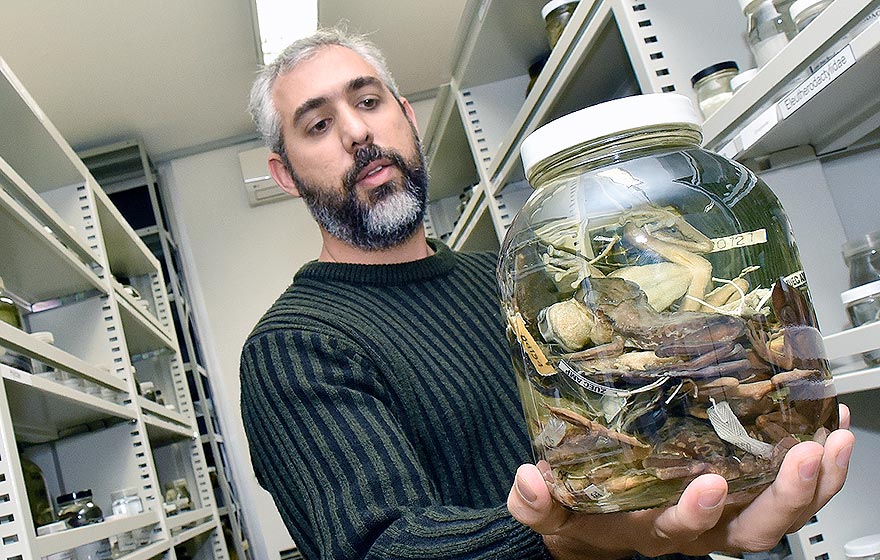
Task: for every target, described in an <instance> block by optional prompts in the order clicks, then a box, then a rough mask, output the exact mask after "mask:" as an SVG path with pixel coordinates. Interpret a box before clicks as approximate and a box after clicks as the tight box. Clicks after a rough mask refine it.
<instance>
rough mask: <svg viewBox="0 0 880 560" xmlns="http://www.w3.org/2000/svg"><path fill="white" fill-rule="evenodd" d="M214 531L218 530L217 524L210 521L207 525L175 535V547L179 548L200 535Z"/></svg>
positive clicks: (203, 524)
mask: <svg viewBox="0 0 880 560" xmlns="http://www.w3.org/2000/svg"><path fill="white" fill-rule="evenodd" d="M214 529H217V524H216V523H214V522H213V521H210V522H207V523H202V524H201V525H199V526H197V527H193V528H192V529H186V530H184V531H181V532H180V533H179V534H177V535H174V538H173V539H172V542H173V543H174V546H179V545H181V544H183V543H185V542H187V541H189V540H191V539H194V538H196V537H198V536H199V535H201V534H203V533H207V532H208V531H213V530H214Z"/></svg>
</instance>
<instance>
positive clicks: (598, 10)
mask: <svg viewBox="0 0 880 560" xmlns="http://www.w3.org/2000/svg"><path fill="white" fill-rule="evenodd" d="M543 4H544V2H543V0H530V1H526V2H520V3H518V4H517V7H516V9H511V6H510V4H509V3H507V2H502V1H500V0H494V1H493V0H479V1H478V0H474V1H471V2H469V3H468V5H467V7H466V8H465V14H464V16H463V19H462V21H463V25H462V28H461V29H460V31H459V37H458V51H457V53H456V56H455V67H454V71H453V76H452V80H451V82H450V84H449V85H448V87H446V88H444V90H443V91H442V92H441V95H440V96H439V98H438V102H437V105H436V107H435V111H434V114H433V115H432V119H431V122H430V124H429V126H428V127H427V129H426V138H425V146H426V153H427V157H428V165H429V170H430V173H431V179H432V187H431V189H432V190H431V192H430V199H431V201H432V202H431V204H430V206H429V214H430V220H431V221H432V222H438V221H447V222H448V221H452V222H455V224H456V225H455V228H454V229H453V231H452V232H451V234H450V235H449V237H448V238H447V242H448V243H449V244H450V245H451V246H452V247H454V248H459V249H477V248H486V247H491V248H495V249H497V248H498V247H499V246H500V242H501V240H503V237H504V234H505V232H506V229H507V227H508V225H509V224H510V221H511V219H512V218H513V216H514V215H515V213H516V211H517V210H518V209H519V208H521V207H522V205H523V203H524V202H525V200H526V199H527V197H528V195H529V194H530V187H529V186H528V185H527V184H526V183H525V181H524V175H523V171H522V163H521V160H520V158H519V148H520V145H521V143H522V141H523V140H524V139H525V138H526V137H527V136H528V135H529V134H530V133H531V132H532V131H534V130H535V129H536V128H538V127H539V126H541V125H543V124H545V123H547V122H548V121H550V120H552V119H554V118H556V117H559V116H561V115H564V114H566V113H569V112H571V111H574V110H577V109H580V108H584V107H587V106H590V105H594V104H596V103H599V102H602V101H606V100H609V99H613V98H618V97H623V96H628V95H634V94H639V93H658V92H667V91H675V92H678V93H683V94H685V95H688V96H689V97H691V98H692V99H695V95H694V92H693V90H692V88H691V84H690V77H691V76H692V75H693V74H695V73H696V72H698V71H699V70H701V69H703V68H705V67H707V66H709V65H711V64H714V63H717V62H720V61H725V60H734V61H736V62H737V63H738V65H739V67H740V69H741V70H745V69H748V68H752V67H754V66H755V63H754V59H753V57H752V55H751V53H750V51H749V49H748V46H747V44H746V41H745V37H744V32H745V25H746V21H745V18H744V16H743V15H742V13H741V11H740V6H739V2H737V1H736V0H718V1H713V2H705V1H702V0H580V2H579V4H578V7H577V9H576V10H575V12H574V14H573V15H572V18H571V20H570V21H569V23H568V25H567V26H566V28H565V31H564V32H563V34H562V36H561V37H560V39H559V41H558V43H557V44H556V46H555V47H554V48H553V50H552V52H550V55H549V58H548V59H547V62H546V64H545V66H544V68H543V70H542V71H541V73H540V75H539V76H538V77H537V79H536V81H535V83H534V86H533V88H532V89H531V91H530V92H529V93H528V95H526V85H527V83H528V81H529V77H528V75H527V69H528V67H529V65H530V63H531V62H532V61H533V60H535V59H536V58H537V57H538V56H539V55H541V54H542V53H543V52H545V51H546V50H547V49H548V48H549V45H548V43H547V40H546V38H545V35H544V25H543V21H542V20H541V17H540V9H541V6H542V5H543ZM878 14H880V2H878V1H877V0H836V1H835V2H834V3H833V4H831V6H830V7H829V8H828V9H826V10H825V11H824V12H823V13H822V14H821V15H820V16H819V17H817V18H816V19H815V20H814V21H813V22H812V23H811V24H810V25H809V26H808V27H807V28H806V29H805V30H804V31H803V32H802V33H801V34H799V35H798V36H796V37H795V38H794V39H793V40H792V41H791V42H790V43H789V44H788V45H787V46H786V47H785V48H784V49H783V50H782V51H781V52H780V53H779V54H778V55H777V56H776V57H774V58H773V59H772V60H770V61H769V62H768V63H767V64H765V65H764V66H763V67H761V68H760V69H759V71H758V72H757V74H756V75H755V77H754V79H752V80H751V81H750V82H749V83H747V84H746V85H745V86H743V87H742V88H741V89H740V90H738V91H737V93H736V94H735V95H734V96H733V98H732V99H731V100H730V101H728V102H727V104H725V105H724V106H722V107H721V108H720V109H719V110H718V111H717V112H716V113H715V114H713V115H712V116H711V118H709V119H708V120H707V121H706V122H705V123H704V126H703V133H704V144H705V146H706V147H707V148H709V149H712V150H715V151H718V152H721V153H723V154H725V155H727V156H728V157H732V158H735V159H738V160H740V161H742V162H744V163H746V164H747V165H749V166H750V167H751V168H752V169H753V170H755V171H757V172H759V173H760V174H761V176H762V178H764V180H765V181H766V182H767V183H768V184H769V185H770V187H771V188H772V189H773V190H774V191H775V192H776V194H777V196H779V197H780V199H781V200H782V203H783V206H784V207H785V208H786V210H787V212H788V214H789V218H790V220H791V223H792V227H793V229H794V233H795V237H796V239H798V242H799V250H800V253H801V258H802V261H803V263H804V269H805V274H806V276H807V279H808V282H809V285H810V290H811V294H812V297H813V300H814V303H815V306H816V310H817V315H818V318H819V323H820V326H821V328H822V332H823V334H824V335H826V345H827V348H828V352H829V356H830V358H831V359H832V366H833V370H834V373H835V378H836V386H837V388H838V392H839V393H840V394H841V395H843V398H842V400H844V401H845V402H848V403H851V404H852V407H853V416H854V422H855V431H856V432H857V440H858V444H857V446H856V452H855V455H854V459H853V464H854V468H853V472H852V474H851V476H850V478H849V480H848V482H847V485H846V487H845V488H844V491H843V492H842V493H841V494H840V495H838V496H837V497H835V498H834V500H832V502H831V503H830V504H829V505H828V506H826V508H825V509H823V510H822V512H820V514H819V515H818V516H817V523H813V524H811V525H809V526H808V527H806V528H805V529H804V530H802V531H800V532H799V533H798V534H797V535H794V536H792V537H791V538H790V542H791V543H792V548H793V549H794V553H795V556H796V558H809V559H813V558H816V559H818V560H827V559H829V558H830V559H832V560H837V559H842V558H843V550H842V543H843V542H844V541H845V540H847V539H848V538H853V537H854V536H858V535H860V534H868V533H871V532H873V533H876V532H880V515H878V514H877V512H876V507H875V506H871V505H870V504H876V501H877V499H880V494H878V490H877V489H875V488H873V486H872V484H871V480H870V476H871V475H870V471H867V468H868V465H870V464H872V463H875V462H876V460H877V457H878V456H880V437H878V436H877V431H878V427H877V425H876V424H877V422H874V421H873V416H872V414H873V411H872V409H873V407H872V406H866V405H865V403H866V402H871V401H874V402H876V398H877V393H878V392H877V391H876V389H877V388H880V368H877V369H866V368H865V367H864V364H862V363H861V361H860V360H859V358H858V353H859V352H862V351H865V350H869V349H876V348H878V347H880V325H871V326H867V327H862V328H859V329H848V328H847V326H848V325H847V319H846V315H845V313H844V309H843V306H842V304H841V302H840V298H839V295H840V292H842V291H844V290H846V289H847V288H848V287H849V286H848V279H847V271H846V268H845V265H844V262H843V259H842V257H841V254H840V248H841V245H842V244H843V243H844V242H845V241H846V240H847V239H852V238H855V237H857V236H860V235H863V234H865V233H868V232H869V231H873V230H877V229H880V218H878V216H880V203H878V195H880V183H878V181H880V179H878V176H880V173H878V172H880V165H878V163H877V162H878V161H880V148H878V145H880V134H878V128H880V101H878V97H877V95H876V88H877V86H878V84H880V18H878V17H877V16H878ZM835 53H837V55H836V56H834V57H832V58H831V60H830V61H829V62H828V63H827V64H825V65H824V66H821V67H817V66H820V61H822V60H824V59H825V58H827V57H828V56H829V55H832V54H835ZM471 184H473V185H476V187H475V188H474V194H473V196H472V198H471V200H470V202H469V203H468V205H467V206H466V207H465V208H464V211H463V212H462V213H461V214H460V215H457V216H453V217H451V218H450V217H448V216H440V215H439V214H440V213H441V212H442V211H443V210H444V209H446V208H450V207H452V208H455V206H454V205H448V204H444V203H443V201H444V199H446V198H447V197H451V196H457V195H458V193H459V192H461V189H462V188H464V187H465V186H468V185H471Z"/></svg>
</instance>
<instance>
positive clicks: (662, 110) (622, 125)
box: [520, 93, 702, 177]
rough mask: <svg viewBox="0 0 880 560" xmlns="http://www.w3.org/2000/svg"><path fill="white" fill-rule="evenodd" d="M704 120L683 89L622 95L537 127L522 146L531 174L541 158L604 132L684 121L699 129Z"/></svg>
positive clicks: (526, 168) (587, 140) (617, 131)
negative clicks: (674, 91)
mask: <svg viewBox="0 0 880 560" xmlns="http://www.w3.org/2000/svg"><path fill="white" fill-rule="evenodd" d="M701 123H702V120H701V119H700V116H699V115H698V114H697V110H696V108H695V107H694V104H693V102H692V101H691V99H690V98H689V97H687V96H685V95H682V94H680V93H648V94H644V95H633V96H630V97H622V98H620V99H614V100H612V101H606V102H605V103H599V104H598V105H593V106H591V107H587V108H586V109H581V110H579V111H575V112H573V113H569V114H568V115H565V116H563V117H559V118H558V119H556V120H553V121H550V122H549V123H547V124H545V125H544V126H542V127H540V128H538V129H537V130H535V131H534V132H532V133H531V134H529V135H528V137H527V138H526V139H525V140H523V143H522V146H521V147H520V155H521V156H522V162H523V168H524V169H525V172H526V176H527V177H528V176H529V174H530V172H531V170H532V168H533V167H534V166H535V165H537V164H538V163H539V162H540V161H542V160H544V159H546V158H548V157H550V156H553V155H555V154H558V153H559V152H562V151H563V150H567V149H568V148H570V147H572V146H575V145H577V144H581V143H583V142H589V141H590V140H595V139H597V138H602V137H603V136H608V135H610V134H615V133H619V132H625V131H627V130H635V129H638V128H643V127H646V126H656V125H664V124H683V125H689V126H694V127H696V128H698V129H700V128H701V127H700V124H701Z"/></svg>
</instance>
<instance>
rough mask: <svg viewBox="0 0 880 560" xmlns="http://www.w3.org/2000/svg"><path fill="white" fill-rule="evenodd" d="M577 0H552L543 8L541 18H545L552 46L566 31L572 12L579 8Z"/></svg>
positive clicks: (548, 38) (548, 39)
mask: <svg viewBox="0 0 880 560" xmlns="http://www.w3.org/2000/svg"><path fill="white" fill-rule="evenodd" d="M577 5H578V3H577V0H550V2H547V3H546V4H544V7H543V8H541V18H543V20H544V28H545V29H546V31H547V41H548V42H549V43H550V48H551V49H552V48H553V47H555V46H556V43H557V42H558V41H559V36H560V35H562V32H563V31H565V26H566V25H568V20H570V19H571V14H573V13H574V10H575V8H577Z"/></svg>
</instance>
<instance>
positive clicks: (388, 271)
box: [293, 239, 455, 285]
mask: <svg viewBox="0 0 880 560" xmlns="http://www.w3.org/2000/svg"><path fill="white" fill-rule="evenodd" d="M427 241H428V245H429V246H430V247H431V248H432V249H433V250H434V254H433V255H431V256H429V257H425V258H424V259H419V260H417V261H411V262H406V263H399V264H351V263H330V262H319V261H310V262H308V263H306V264H305V265H303V267H302V268H300V269H299V271H298V272H297V273H296V275H295V276H294V277H293V281H294V283H296V282H297V281H299V280H325V281H335V282H348V283H351V284H378V285H394V284H405V283H408V282H418V281H423V280H430V279H432V278H436V277H438V276H443V275H445V274H448V273H449V272H450V271H451V270H452V269H453V268H454V267H455V253H453V252H452V250H451V249H449V247H447V246H446V245H445V244H444V243H443V242H441V241H438V240H436V239H428V240H427Z"/></svg>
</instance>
